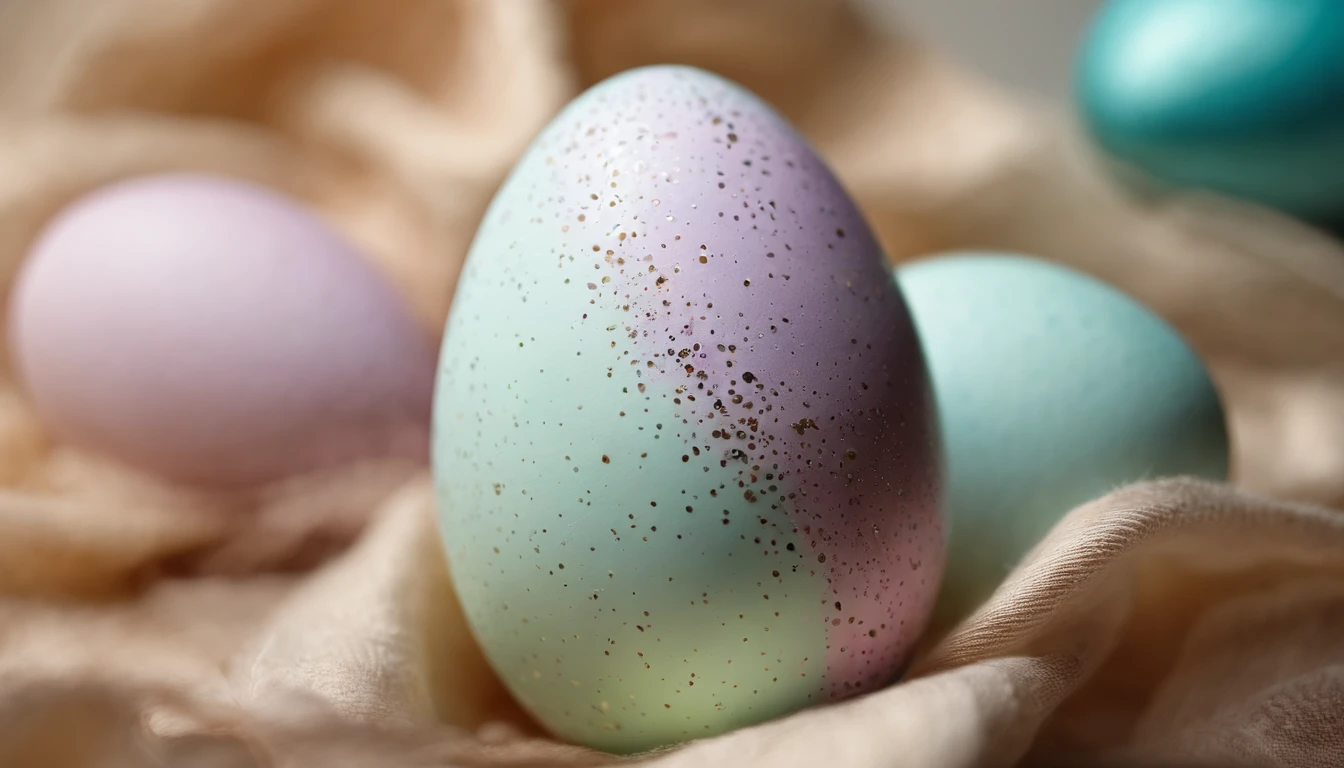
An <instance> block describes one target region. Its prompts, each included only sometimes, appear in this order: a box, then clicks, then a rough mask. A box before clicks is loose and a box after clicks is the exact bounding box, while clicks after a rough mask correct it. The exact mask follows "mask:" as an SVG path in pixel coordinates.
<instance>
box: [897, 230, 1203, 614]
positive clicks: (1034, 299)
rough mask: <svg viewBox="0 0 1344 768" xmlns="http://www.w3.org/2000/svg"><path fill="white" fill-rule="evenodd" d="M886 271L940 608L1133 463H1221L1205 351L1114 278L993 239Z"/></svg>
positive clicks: (972, 595)
mask: <svg viewBox="0 0 1344 768" xmlns="http://www.w3.org/2000/svg"><path fill="white" fill-rule="evenodd" d="M896 274H897V279H898V282H899V284H900V286H901V288H902V289H903V291H904V293H905V296H906V300H907V301H908V302H909V305H910V310H911V312H912V313H913V314H914V317H915V323H916V325H917V327H918V329H919V334H920V337H921V339H922V340H923V343H924V347H925V354H926V355H927V358H928V361H929V367H930V370H931V372H932V375H933V383H934V391H935V393H936V395H937V400H938V412H939V421H940V423H941V428H942V435H943V441H944V442H943V446H944V450H945V453H946V466H947V513H948V518H949V519H948V524H949V527H950V541H949V547H948V567H947V572H946V575H945V577H944V584H943V588H942V595H941V597H940V598H939V605H938V620H939V622H940V623H944V622H950V621H955V620H957V619H959V618H961V617H963V616H964V615H965V614H966V613H968V612H969V611H970V610H972V609H974V608H975V607H976V606H977V604H979V603H980V602H981V601H983V600H984V599H985V598H986V597H988V596H989V595H990V593H991V592H992V591H993V590H994V589H995V587H997V586H998V584H999V583H1000V582H1001V581H1002V580H1003V578H1004V577H1005V576H1006V575H1007V574H1008V572H1009V570H1010V569H1011V568H1012V567H1013V566H1014V565H1016V564H1017V562H1018V561H1019V560H1020V559H1021V558H1022V556H1023V555H1024V554H1026V552H1027V551H1028V550H1029V549H1030V548H1031V547H1032V546H1034V545H1035V544H1036V543H1037V542H1038V541H1039V540H1040V539H1041V538H1042V537H1043V536H1044V535H1045V534H1046V532H1048V531H1049V529H1050V528H1051V527H1052V526H1053V525H1054V524H1055V523H1056V522H1057V521H1058V520H1059V519H1060V518H1061V517H1063V516H1064V514H1065V513H1067V512H1068V511H1070V510H1071V509H1072V508H1073V507H1075V506H1077V505H1079V504H1082V503H1084V502H1086V501H1090V500H1092V499H1094V498H1096V497H1098V496H1101V495H1103V494H1105V493H1107V492H1109V491H1111V490H1114V489H1115V488H1117V487H1119V486H1121V485H1124V484H1127V483H1130V482H1135V481H1139V480H1143V479H1152V478H1157V477H1165V476H1177V475H1194V476H1199V477H1205V478H1210V479H1214V480H1222V479H1225V478H1226V476H1227V468H1228V435H1227V429H1226V426H1225V421H1224V416H1223V409H1222V406H1221V403H1220V400H1219V396H1218V392H1217V390H1216V389H1215V388H1214V385H1213V383H1212V381H1211V380H1210V378H1209V375H1208V373H1207V372H1206V370H1205V369H1204V365H1203V364H1202V362H1201V361H1200V359H1199V357H1198V356H1196V354H1195V353H1194V351H1193V350H1191V349H1190V347H1189V346H1187V345H1186V343H1185V342H1184V341H1183V340H1182V339H1181V337H1180V336H1179V335H1178V334H1177V333H1176V332H1175V331H1174V330H1173V329H1172V328H1171V327H1170V326H1168V325H1167V324H1166V323H1165V322H1163V321H1162V320H1161V319H1159V318H1158V317H1157V316H1156V315H1154V314H1153V313H1151V312H1150V311H1149V310H1148V309H1147V308H1145V307H1143V306H1142V305H1140V304H1139V303H1138V302H1136V301H1134V300H1133V299H1131V298H1130V297H1128V296H1126V295H1125V294H1123V293H1121V292H1120V291H1119V290H1117V289H1115V288H1113V287H1111V286H1109V285H1107V284H1105V283H1103V282H1101V281H1099V280H1097V279H1095V278H1092V277H1090V276H1087V275H1084V274H1082V273H1079V272H1075V271H1073V270H1071V269H1069V268H1067V267H1063V266H1060V265H1057V264H1052V263H1049V262H1045V261H1041V260H1038V259H1033V258H1027V257H1021V256H1015V255H1004V254H947V255H943V256H940V257H938V258H931V259H925V260H921V261H918V262H912V263H909V264H907V265H905V266H903V267H901V268H899V269H898V270H897V271H896Z"/></svg>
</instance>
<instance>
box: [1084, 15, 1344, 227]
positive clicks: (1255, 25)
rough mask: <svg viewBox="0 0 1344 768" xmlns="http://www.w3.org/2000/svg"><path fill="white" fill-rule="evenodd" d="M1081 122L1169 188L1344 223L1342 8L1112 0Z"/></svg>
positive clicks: (1101, 18)
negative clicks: (1212, 192)
mask: <svg viewBox="0 0 1344 768" xmlns="http://www.w3.org/2000/svg"><path fill="white" fill-rule="evenodd" d="M1077 93H1078V100H1079V104H1080V107H1081V110H1082V114H1083V116H1084V118H1085V120H1086V122H1087V124H1088V126H1089V127H1090V129H1091V131H1092V133H1093V134H1094V135H1095V136H1096V138H1097V140H1098V142H1099V143H1100V144H1101V145H1102V146H1103V147H1104V148H1105V149H1106V150H1108V151H1109V152H1110V153H1111V154H1112V155H1114V156H1115V157H1116V158H1118V159H1120V160H1121V161H1124V162H1125V163H1127V164H1130V165H1132V166H1135V167H1137V168H1140V169H1143V170H1144V171H1146V172H1147V174H1148V175H1149V176H1150V177H1152V178H1154V179H1159V180H1163V181H1165V182H1168V183H1171V184H1175V185H1183V186H1193V187H1203V188H1208V189H1212V190H1215V191H1218V192H1221V193H1224V194H1228V195H1233V196H1238V197H1244V198H1247V199H1250V200H1255V201H1258V202H1260V203H1263V204H1267V205H1271V206H1275V207H1278V208H1281V209H1283V210H1285V211H1287V212H1289V213H1293V214H1296V215H1298V216H1301V217H1304V218H1307V219H1311V220H1315V221H1318V222H1325V223H1332V224H1339V223H1344V172H1341V171H1340V169H1341V168H1344V3H1341V2H1340V0H1111V2H1109V3H1107V4H1106V6H1105V7H1104V8H1103V9H1102V10H1101V12H1100V13H1099V14H1098V16H1097V17H1096V19H1095V21H1094V22H1093V24H1092V26H1091V29H1090V31H1089V32H1088V34H1087V36H1086V38H1085V40H1084V42H1083V45H1082V48H1081V52H1080V58H1079V64H1078V68H1077Z"/></svg>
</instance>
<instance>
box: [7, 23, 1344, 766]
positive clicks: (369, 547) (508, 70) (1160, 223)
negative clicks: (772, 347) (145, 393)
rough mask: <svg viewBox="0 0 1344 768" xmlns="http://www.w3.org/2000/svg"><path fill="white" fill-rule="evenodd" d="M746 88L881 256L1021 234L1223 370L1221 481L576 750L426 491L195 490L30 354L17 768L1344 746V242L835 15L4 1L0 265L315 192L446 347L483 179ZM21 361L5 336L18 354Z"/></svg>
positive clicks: (1154, 488) (1306, 758)
mask: <svg viewBox="0 0 1344 768" xmlns="http://www.w3.org/2000/svg"><path fill="white" fill-rule="evenodd" d="M666 62H678V63H686V64H692V65H696V66H699V67H703V68H705V69H708V70H711V71H714V72H718V73H720V74H722V75H724V76H726V77H729V78H731V79H734V80H736V81H738V82H740V83H742V84H743V85H745V86H746V87H747V88H749V89H751V90H753V91H755V92H756V93H758V94H759V95H761V96H762V97H763V98H764V99H766V100H767V101H769V102H771V103H772V104H773V105H775V106H776V107H777V108H778V109H779V110H780V111H781V112H782V113H783V114H784V115H785V116H787V117H788V118H789V119H790V120H791V121H792V122H793V124H794V125H795V126H797V127H798V129H799V130H800V131H801V132H802V133H803V134H805V135H806V136H807V137H808V139H809V140H810V141H811V142H812V143H813V144H814V145H815V146H816V147H817V149H818V151H819V152H820V153H821V154H822V155H823V156H824V157H825V159H826V160H827V162H828V163H829V164H830V165H831V166H832V167H833V168H834V170H835V172H836V174H837V175H838V176H839V178H840V179H841V180H842V181H843V182H844V184H845V186H846V187H847V189H848V190H849V191H850V192H851V193H852V194H853V196H854V199H855V200H856V201H857V202H858V204H859V206H860V207H861V208H862V210H863V212H864V214H865V215H866V217H867V218H868V220H869V221H870V223H871V224H872V226H873V228H874V230H875V232H876V233H877V235H878V237H879V239H880V240H881V242H882V245H883V246H884V248H885V249H886V251H887V253H888V254H889V256H890V257H891V259H892V260H893V261H902V260H908V259H913V258H918V257H919V256H921V255H924V254H928V253H932V252H937V251H946V250H954V249H964V248H977V249H985V248H990V249H995V250H1005V251H1019V252H1023V253H1030V254H1034V255H1037V256H1040V257H1043V258H1047V259H1050V260H1054V261H1057V262H1060V263H1064V264H1068V265H1070V266H1072V267H1074V268H1076V269H1079V270H1081V271H1084V272H1087V273H1090V274H1093V275H1095V276H1097V277H1100V278H1102V279H1104V280H1106V281H1107V282H1109V283H1111V284H1113V285H1115V286H1118V287H1120V288H1121V289H1123V290H1124V291H1126V292H1127V293H1129V294H1130V295H1132V296H1134V297H1136V298H1137V299H1139V300H1140V301H1142V302H1143V303H1144V304H1146V305H1147V306H1148V307H1150V308H1152V309H1153V310H1154V311H1156V312H1157V313H1159V314H1160V315H1162V316H1163V317H1164V318H1165V319H1166V320H1167V321H1169V322H1170V323H1171V324H1172V325H1173V326H1174V327H1176V328H1177V329H1179V330H1180V332H1181V333H1182V335H1183V336H1184V337H1185V338H1186V339H1187V340H1188V341H1189V342H1190V344H1191V346H1192V347H1193V348H1194V349H1195V350H1197V351H1198V352H1199V353H1200V355H1201V356H1202V357H1203V359H1204V360H1205V361H1206V362H1207V363H1208V365H1209V368H1210V370H1211V372H1212V374H1213V377H1214V379H1215V381H1216V383H1217V385H1218V387H1219V390H1220V391H1221V393H1222V396H1223V398H1224V400H1225V403H1226V406H1227V410H1228V417H1229V423H1230V428H1231V433H1232V439H1233V456H1232V462H1233V467H1232V473H1233V477H1232V482H1231V483H1230V484H1227V485H1216V484H1210V483H1206V482H1201V481H1195V480H1188V479H1180V478H1177V479H1169V480H1162V481H1157V482H1152V483H1146V484H1142V485H1137V486H1132V487H1127V488H1121V489H1117V490H1116V491H1115V492H1113V493H1112V494H1110V495H1107V496H1105V497H1103V498H1100V499H1097V500H1095V501H1093V502H1091V503H1089V504H1086V505H1084V506H1082V507H1080V508H1078V509H1075V510H1073V511H1072V512H1071V513H1070V514H1068V515H1067V516H1066V517H1065V518H1064V520H1063V521H1062V522H1061V523H1060V524H1059V525H1058V526H1056V528H1055V529H1054V530H1053V531H1052V532H1051V533H1050V535H1049V536H1048V537H1047V538H1046V539H1045V540H1044V541H1042V542H1041V543H1040V544H1039V545H1038V546H1037V547H1036V549H1035V550H1033V552H1032V553H1031V554H1030V555H1029V556H1028V557H1027V558H1026V560H1025V561H1024V562H1023V563H1022V564H1021V565H1020V566H1019V567H1018V568H1017V569H1016V570H1015V571H1014V572H1013V574H1012V576H1010V578H1009V579H1008V581H1007V582H1006V583H1005V584H1003V585H1002V587H1001V588H1000V589H999V590H998V591H997V592H996V593H995V594H994V596H993V597H992V598H991V599H990V600H989V601H988V602H987V603H986V604H985V605H984V606H982V607H981V608H980V609H979V610H978V611H977V612H976V613H975V614H974V615H973V616H971V617H969V618H968V619H966V620H965V621H963V622H962V623H960V624H959V625H957V626H952V627H938V628H935V629H934V630H933V631H932V632H931V633H930V634H929V636H928V638H927V639H926V642H925V645H924V648H923V649H922V651H921V653H920V655H919V656H918V658H917V660H916V662H915V665H914V667H913V668H912V669H911V670H910V672H909V673H908V674H907V675H906V676H905V678H904V679H903V681H902V682H901V683H899V684H897V685H895V686H892V687H890V688H888V689H885V690H882V691H879V692H877V693H874V694H871V695H868V696H865V697H862V698H859V699H856V700H852V701H849V702H846V703H842V704H837V705H831V706H825V707H819V708H814V709H810V710H807V711H803V712H800V713H797V714H795V715H792V716H790V717H788V718H785V719H783V720H780V721H776V722H771V723H766V724H763V725H760V726H756V727H753V728H748V729H745V730H741V731H737V732H734V733H730V734H727V735H724V736H720V737H717V738H713V739H708V740H704V741H700V742H695V743H692V744H690V745H687V746H684V747H680V748H674V749H669V750H667V751H664V752H659V753H656V754H651V755H643V756H638V757H634V758H616V757H612V756H608V755H603V754H598V753H594V752H591V751H588V750H584V749H580V748H578V747H571V746H567V745H561V744H557V743H554V742H552V741H549V740H548V739H547V737H546V735H545V733H544V732H543V731H541V730H540V729H539V728H538V727H537V726H536V725H535V724H534V723H532V722H531V721H530V720H529V719H528V718H527V716H526V715H525V714H524V713H522V712H521V711H520V710H519V709H518V708H517V706H516V705H515V704H514V703H513V702H512V700H511V699H510V697H509V695H508V694H507V693H506V692H505V690H504V689H503V688H502V686H501V685H500V683H499V682H498V681H497V680H496V679H495V677H494V675H493V674H492V673H491V672H490V670H489V667H488V666H487V664H486V663H485V661H484V658H483V656H482V655H481V652H480V651H479V650H478V649H477V647H476V645H475V643H474V641H473V640H472V637H471V634H470V632H469V631H468V629H467V627H466V625H465V622H464V619H463V617H462V614H461V611H460V609H459V608H458V605H457V603H456V600H455V598H454V592H453V588H452V585H451V583H450V580H449V576H448V571H447V569H446V567H445V564H444V562H443V554H442V547H441V546H440V544H439V541H438V534H437V533H436V531H435V530H434V526H435V517H434V510H433V504H434V494H433V491H432V484H431V482H430V479H429V473H428V469H427V468H426V467H425V466H423V465H419V464H416V463H414V462H407V461H385V462H367V463H364V464H360V465H358V466H349V467H343V468H341V469H339V471H336V470H333V471H329V472H322V473H317V474H314V475H311V476H303V477H295V478H291V479H289V480H286V481H284V482H282V483H276V484H272V485H270V486H267V487H263V488H257V489H252V490H249V491H246V492H237V493H229V494H210V493H206V492H202V491H196V490H189V489H183V488H180V487H173V486H170V485H168V484H166V483H164V482H163V481H161V480H158V479H156V478H154V477H148V476H144V475H140V474H136V473H133V472H130V471H128V470H126V469H124V468H122V467H120V466H117V465H114V464H111V463H109V462H108V461H106V460H105V459H102V458H101V457H99V456H95V455H90V454H86V453H81V452H79V451H77V450H74V449H72V448H70V447H68V446H64V445H61V444H60V443H58V442H55V441H53V440H51V439H50V438H49V437H48V436H47V435H46V434H45V432H44V430H43V427H42V424H41V423H40V421H39V420H38V419H37V418H36V416H35V415H34V413H33V411H32V409H31V407H30V405H29V404H28V403H27V402H26V400H25V397H24V394H23V393H22V391H21V390H20V389H19V388H18V387H17V386H16V384H15V383H14V381H13V376H12V375H11V373H10V371H9V370H8V367H7V366H8V363H5V365H6V368H4V369H0V486H2V487H0V765H4V766H13V767H15V768H18V767H21V766H44V767H47V766H67V765H69V766H86V765H87V766H129V765H170V766H211V767H212V768H213V767H223V766H228V767H229V768H232V767H233V766H240V767H241V766H281V765H296V766H298V765H302V766H333V768H334V767H336V766H346V765H349V766H356V765H360V766H363V765H380V766H389V768H395V767H396V766H408V767H409V766H428V765H435V766H440V765H441V766H552V765H554V766H587V765H602V764H609V763H618V762H619V763H628V762H634V763H637V764H647V765H667V766H672V765H688V766H689V765H696V766H705V765H708V766H718V765H724V766H735V767H738V768H740V767H741V766H746V765H752V766H755V765H760V766H786V765H800V766H801V765H815V764H819V763H831V764H835V765H844V766H874V767H876V766H894V765H910V766H926V767H934V766H962V765H967V766H969V765H1016V764H1023V765H1033V766H1064V765H1067V766H1112V765H1115V766H1118V765H1126V766H1204V765H1207V766H1230V765H1253V766H1261V765H1294V766H1332V765H1339V764H1341V761H1344V642H1341V640H1340V638H1341V637H1344V514H1341V513H1339V512H1336V511H1334V508H1336V507H1339V506H1340V505H1341V504H1344V247H1341V245H1340V244H1339V242H1337V241H1336V240H1335V239H1332V238H1331V237H1329V236H1327V235H1325V234H1323V233H1320V232H1317V231H1315V230H1313V229H1310V228H1308V227H1306V226H1305V225H1302V224H1298V223H1295V222H1293V221H1290V220H1288V219H1286V218H1283V217H1281V216H1278V215H1276V214H1274V213H1272V212H1269V211H1265V210H1261V209H1257V208H1253V207H1250V206H1248V205H1243V204H1238V203H1234V202H1230V201H1226V200H1219V199H1213V198H1208V197H1204V196H1200V195H1197V194H1194V193H1175V192H1164V193H1161V194H1158V193H1145V192H1142V191H1135V190H1132V189H1122V188H1120V187H1119V186H1117V184H1116V183H1115V182H1114V181H1112V178H1111V176H1110V174H1108V173H1106V172H1105V171H1104V170H1103V168H1102V166H1101V164H1100V161H1099V160H1098V159H1097V158H1095V157H1094V156H1093V154H1092V152H1091V150H1090V149H1089V147H1088V145H1087V143H1086V142H1085V141H1083V140H1082V139H1081V138H1080V137H1079V136H1078V135H1077V134H1076V133H1075V128H1074V126H1073V125H1072V124H1071V122H1070V120H1069V119H1068V116H1067V115H1062V114H1056V113H1055V112H1054V111H1053V109H1054V108H1052V107H1050V106H1048V105H1042V104H1034V103H1030V102H1028V101H1025V100H1024V99H1023V98H1022V97H1020V96H1017V95H1010V94H1006V93H1003V92H1000V91H998V90H996V89H995V88H994V87H992V86H991V85H989V84H987V83H984V82H981V81H979V80H978V79H977V78H976V77H974V76H971V75H969V74H967V73H965V72H963V71H961V70H959V69H958V68H957V66H956V65H955V64H953V63H952V62H949V61H947V60H945V59H944V58H943V57H941V56H940V55H939V53H938V52H937V51H934V50H929V49H928V48H927V47H926V46H924V45H922V44H921V43H920V41H919V40H914V39H909V38H908V37H903V36H901V35H899V34H893V33H891V32H889V31H886V30H883V29H880V28H879V27H877V26H875V25H873V24H872V23H871V21H870V20H869V19H867V18H865V16H864V15H863V13H862V12H861V10H860V9H859V8H857V7H856V6H854V5H852V4H850V3H846V2H839V1H838V0H836V1H829V0H737V1H736V2H721V1H719V0H675V1H674V0H665V1H650V2H638V3H636V2H620V1H619V0H573V1H572V2H560V1H559V0H550V1H548V0H507V1H501V2H489V3H486V2H467V0H402V1H401V2H397V3H382V4H379V3H370V2H365V0H288V1H287V2H283V3H278V2H271V1H270V0H232V1H230V2H226V1H225V0H195V1H194V2H179V3H165V2H152V0H101V2H98V3H89V2H87V1H86V0H42V1H41V2H33V1H32V0H17V1H16V0H11V2H8V3H5V4H3V5H0V110H2V111H0V279H3V281H4V286H5V293H6V294H7V293H8V289H9V286H10V285H11V284H12V282H13V279H14V276H15V273H16V271H17V269H18V267H19V265H20V264H21V262H22V260H23V258H24V256H25V253H26V251H27V249H28V247H29V245H30V244H31V242H32V240H33V238H34V237H35V235H36V234H37V233H38V232H39V231H40V229H41V228H42V226H43V225H44V223H45V222H46V221H47V220H48V219H49V218H50V216H51V215H52V214H53V213H55V212H56V211H57V210H59V209H60V208H61V207H62V206H63V205H65V204H66V203H68V202H70V201H71V200H73V199H74V198H76V197H78V196H80V195H81V194H83V193H85V192H87V191H89V190H91V189H93V188H96V187H98V186H101V185H104V184H107V183H109V182H112V181H115V180H118V179H122V178H125V177H128V176H131V175H136V174H142V173H148V172H157V171H167V170H188V171H200V172H212V173H219V174H224V175H229V176H234V177H238V178H243V179H248V180H251V181H254V182H258V183H261V184H265V185H268V186H271V187H273V188H275V189H278V190H281V191H283V192H286V193H288V194H289V195H292V196H293V197H295V198H297V199H299V200H302V201H303V202H305V203H306V204H307V205H309V206H310V207H311V208H312V209H313V210H315V211H316V212H318V213H319V214H320V215H321V216H323V217H324V218H325V219H326V220H327V221H328V222H330V224H331V225H332V226H334V227H336V228H337V229H339V230H340V231H341V232H343V233H344V234H345V235H346V236H347V237H348V238H349V239H350V240H351V241H352V242H354V243H356V244H358V245H359V247H360V248H361V249H362V251H363V252H364V253H366V254H368V256H369V257H370V258H371V259H372V260H373V263H374V265H375V266H376V267H377V268H378V269H380V270H381V271H382V272H383V273H384V274H385V275H387V277H388V278H389V279H390V280H391V281H392V282H393V283H394V284H395V285H396V286H398V287H399V288H400V289H401V291H402V293H403V295H404V296H405V297H406V299H407V301H408V302H409V304H410V306H411V307H413V309H414V311H415V313H416V316H417V318H418V319H419V320H420V321H421V322H422V323H423V327H424V329H425V332H426V333H427V334H432V335H434V336H437V335H438V334H439V333H440V332H441V329H442V326H443V322H444V320H445V317H446V316H447V312H448V307H449V303H450V301H451V298H452V295H453V289H454V285H455V282H456V279H457V273H458V270H459V268H460V266H461V263H462V260H463V257H464V255H465V253H466V250H467V247H468V245H469V243H470V241H471V238H472V236H473V234H474V232H475V229H476V224H477V222H478V221H479V219H480V217H481V215H482V214H483V213H484V211H485V207H486V205H487V204H488V202H489V200H490V197H491V195H492V194H493V192H494V191H495V189H496V187H497V186H498V184H499V183H500V182H501V181H502V179H503V178H504V176H505V174H506V173H507V172H508V170H509V169H510V168H511V167H512V165H513V163H514V162H515V161H516V159H517V158H518V156H519V155H520V154H521V152H522V151H523V149H524V148H525V147H526V145H527V144H528V142H529V141H530V140H531V139H532V138H533V136H534V135H535V134H536V132H537V131H538V130H539V129H540V128H541V127H542V126H543V125H544V124H545V122H546V121H547V120H548V119H550V117H552V116H553V115H554V114H555V112H556V111H557V110H558V109H559V108H560V107H561V106H563V105H564V104H565V103H566V102H568V101H569V100H570V99H571V98H573V97H574V96H575V95H577V94H578V93H579V92H580V91H581V90H582V89H583V88H585V87H587V86H588V85H591V84H593V83H595V82H597V81H599V80H601V79H603V78H605V77H607V76H609V75H612V74H615V73H617V72H620V71H622V70H625V69H629V68H631V67H635V66H639V65H643V64H651V63H666ZM5 357H6V360H7V359H8V357H7V355H6V356H5Z"/></svg>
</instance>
